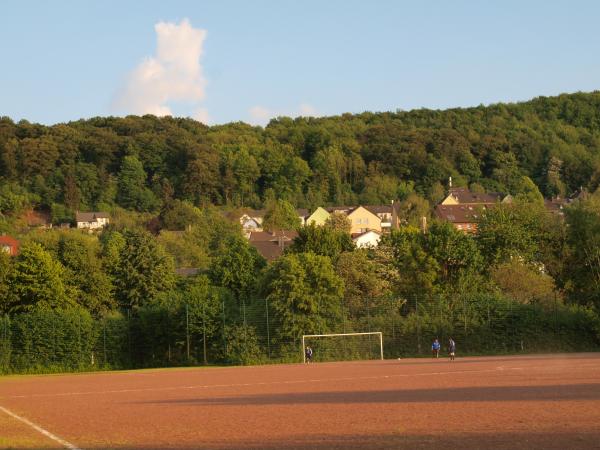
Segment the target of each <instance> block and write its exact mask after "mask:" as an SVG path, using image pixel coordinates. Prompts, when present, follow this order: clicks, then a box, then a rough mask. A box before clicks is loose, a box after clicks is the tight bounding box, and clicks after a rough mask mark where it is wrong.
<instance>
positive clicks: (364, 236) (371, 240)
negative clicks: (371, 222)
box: [352, 230, 381, 248]
mask: <svg viewBox="0 0 600 450" xmlns="http://www.w3.org/2000/svg"><path fill="white" fill-rule="evenodd" d="M380 239H381V233H379V232H378V231H375V230H369V231H365V232H364V233H361V234H356V235H353V236H352V241H353V242H354V245H356V247H357V248H375V247H377V246H378V245H379V240H380Z"/></svg>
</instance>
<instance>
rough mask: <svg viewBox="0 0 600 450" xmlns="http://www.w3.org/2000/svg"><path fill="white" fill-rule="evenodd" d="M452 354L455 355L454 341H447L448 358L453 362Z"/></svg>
mask: <svg viewBox="0 0 600 450" xmlns="http://www.w3.org/2000/svg"><path fill="white" fill-rule="evenodd" d="M454 353H456V342H454V339H452V338H450V339H448V355H449V356H450V361H454Z"/></svg>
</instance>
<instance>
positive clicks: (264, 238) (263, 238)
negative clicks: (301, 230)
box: [248, 230, 298, 243]
mask: <svg viewBox="0 0 600 450" xmlns="http://www.w3.org/2000/svg"><path fill="white" fill-rule="evenodd" d="M297 236H298V232H297V231H293V230H281V231H277V232H276V233H269V232H268V231H251V232H250V236H249V237H248V240H249V241H250V243H252V242H268V241H274V242H277V241H279V238H280V237H281V238H283V240H284V241H290V240H293V239H295V238H296V237H297Z"/></svg>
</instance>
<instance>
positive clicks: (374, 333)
mask: <svg viewBox="0 0 600 450" xmlns="http://www.w3.org/2000/svg"><path fill="white" fill-rule="evenodd" d="M367 334H371V335H376V336H379V352H380V358H381V360H383V333H382V332H381V331H372V332H367V333H332V334H303V335H302V362H303V363H306V353H305V352H304V349H305V348H306V346H305V342H304V340H305V338H314V337H316V338H318V337H336V336H364V335H367Z"/></svg>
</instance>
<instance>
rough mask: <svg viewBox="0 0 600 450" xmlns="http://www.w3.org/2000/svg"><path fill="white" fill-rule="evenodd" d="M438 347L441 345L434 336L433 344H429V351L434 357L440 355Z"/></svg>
mask: <svg viewBox="0 0 600 450" xmlns="http://www.w3.org/2000/svg"><path fill="white" fill-rule="evenodd" d="M440 347H441V346H440V341H438V339H437V338H435V340H434V341H433V344H431V353H432V355H433V356H435V357H436V358H439V357H440Z"/></svg>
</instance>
